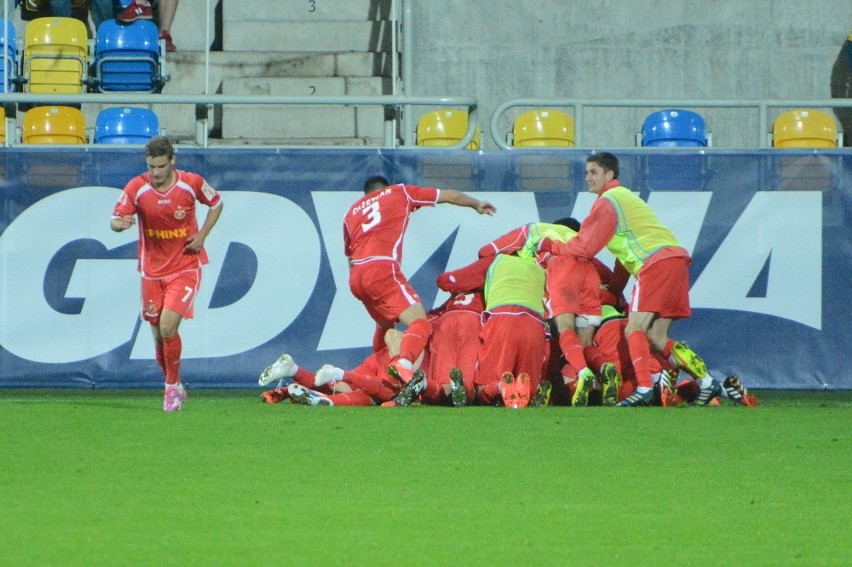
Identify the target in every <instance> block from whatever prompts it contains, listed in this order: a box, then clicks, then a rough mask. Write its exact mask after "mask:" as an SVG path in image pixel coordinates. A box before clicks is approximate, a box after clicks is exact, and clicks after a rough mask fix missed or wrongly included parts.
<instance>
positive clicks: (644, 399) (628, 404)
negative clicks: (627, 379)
mask: <svg viewBox="0 0 852 567" xmlns="http://www.w3.org/2000/svg"><path fill="white" fill-rule="evenodd" d="M653 403H654V389H653V388H649V389H648V391H646V392H640V391H639V390H636V391H634V392H633V393H632V394H630V395H629V396H627V397H626V398H624V399H623V400H621V402H620V403H619V404H618V405H617V406H615V407H617V408H638V407H644V406H650V405H652V404H653Z"/></svg>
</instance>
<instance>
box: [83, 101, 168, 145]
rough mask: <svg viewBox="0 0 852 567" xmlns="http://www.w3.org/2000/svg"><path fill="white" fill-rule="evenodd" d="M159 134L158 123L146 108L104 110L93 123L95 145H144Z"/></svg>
mask: <svg viewBox="0 0 852 567" xmlns="http://www.w3.org/2000/svg"><path fill="white" fill-rule="evenodd" d="M159 133H160V121H159V119H158V118H157V115H156V114H155V113H154V112H153V111H152V110H148V109H147V108H135V107H134V108H131V107H115V108H105V109H103V110H101V111H100V112H99V113H98V117H97V120H96V121H95V143H96V144H145V143H147V142H148V140H150V139H151V138H153V137H154V136H156V135H157V134H159Z"/></svg>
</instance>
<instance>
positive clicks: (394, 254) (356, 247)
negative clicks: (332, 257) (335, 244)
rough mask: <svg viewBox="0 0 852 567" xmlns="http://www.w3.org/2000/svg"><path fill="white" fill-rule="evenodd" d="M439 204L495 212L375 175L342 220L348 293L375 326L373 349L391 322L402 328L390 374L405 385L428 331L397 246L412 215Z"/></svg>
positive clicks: (457, 195) (484, 204)
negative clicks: (403, 270) (405, 273)
mask: <svg viewBox="0 0 852 567" xmlns="http://www.w3.org/2000/svg"><path fill="white" fill-rule="evenodd" d="M439 203H451V204H453V205H457V206H460V207H469V208H471V209H473V210H475V211H476V212H477V213H479V214H485V215H493V214H494V213H495V212H496V211H497V209H496V208H495V207H494V205H492V204H491V203H489V202H488V201H483V200H480V199H475V198H473V197H471V196H469V195H467V194H465V193H462V192H461V191H455V190H453V189H436V188H433V187H418V186H416V185H405V184H402V183H397V184H395V185H390V184H389V183H388V180H387V179H385V178H384V177H381V176H375V177H371V178H369V179H368V180H367V181H366V183H365V184H364V196H363V197H362V198H360V199H358V201H356V202H355V204H353V205H352V206H351V207H350V208H349V210H348V211H347V212H346V216H345V217H344V219H343V242H344V252H345V254H346V256H347V258H349V288H350V290H351V291H352V294H353V295H354V296H355V297H357V298H358V299H359V300H360V301H361V302H362V303H363V304H364V306H365V307H366V308H367V312H368V313H369V314H370V316H371V317H372V318H373V320H374V321H375V322H376V332H375V334H374V335H373V350H378V349H380V348H381V347H382V342H383V338H384V334H385V331H386V330H387V329H390V328H392V327H393V326H394V324H395V323H397V322H401V323H402V324H404V325H405V326H406V327H407V328H406V330H405V335H404V336H403V339H402V347H401V349H400V354H399V358H398V359H397V360H396V361H394V362H393V364H392V366H391V369H390V370H391V372H392V374H393V375H395V376H399V379H400V380H401V381H402V382H405V383H407V382H408V381H409V380H410V379H411V377H412V375H413V373H414V370H413V366H414V361H416V360H417V357H418V356H420V354H421V353H422V352H423V350H424V349H425V348H426V344H427V343H428V342H429V337H430V336H431V334H432V326H431V325H430V324H429V321H428V320H427V318H426V311H425V310H424V309H423V304H422V303H421V301H420V297H419V296H418V295H417V292H416V291H414V288H413V287H412V286H411V284H409V282H408V280H407V279H406V277H405V275H403V273H402V270H401V268H400V265H401V263H402V241H403V237H404V236H405V230H406V228H407V227H408V221H409V217H410V215H411V213H413V212H414V211H416V210H417V209H419V208H420V207H432V206H435V205H437V204H439Z"/></svg>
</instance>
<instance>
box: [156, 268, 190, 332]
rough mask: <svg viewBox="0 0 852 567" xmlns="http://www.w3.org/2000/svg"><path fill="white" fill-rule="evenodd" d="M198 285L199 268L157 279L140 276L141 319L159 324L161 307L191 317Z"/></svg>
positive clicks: (186, 317)
mask: <svg viewBox="0 0 852 567" xmlns="http://www.w3.org/2000/svg"><path fill="white" fill-rule="evenodd" d="M200 285H201V269H200V268H199V269H197V270H190V271H187V272H180V273H179V274H175V275H173V276H168V277H165V278H162V279H159V280H150V279H147V278H142V319H144V320H145V321H148V322H149V323H151V324H152V325H159V324H160V313H162V312H163V309H168V310H170V311H174V312H175V313H178V314H179V315H180V316H181V317H183V318H184V319H192V315H193V312H194V309H193V302H194V301H195V295H196V294H197V293H198V288H199V286H200Z"/></svg>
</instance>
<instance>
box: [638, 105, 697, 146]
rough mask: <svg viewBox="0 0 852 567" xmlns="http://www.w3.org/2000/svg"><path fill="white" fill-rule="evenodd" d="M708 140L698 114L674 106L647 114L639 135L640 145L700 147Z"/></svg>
mask: <svg viewBox="0 0 852 567" xmlns="http://www.w3.org/2000/svg"><path fill="white" fill-rule="evenodd" d="M709 140H710V138H709V135H708V133H707V128H706V126H705V125H704V118H702V117H701V115H700V114H698V113H697V112H692V111H690V110H680V109H676V108H670V109H667V110H660V111H658V112H654V113H652V114H650V115H648V117H647V118H645V122H644V123H643V124H642V132H641V134H640V135H639V142H640V145H642V146H650V147H702V146H709V145H710V141H709Z"/></svg>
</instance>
